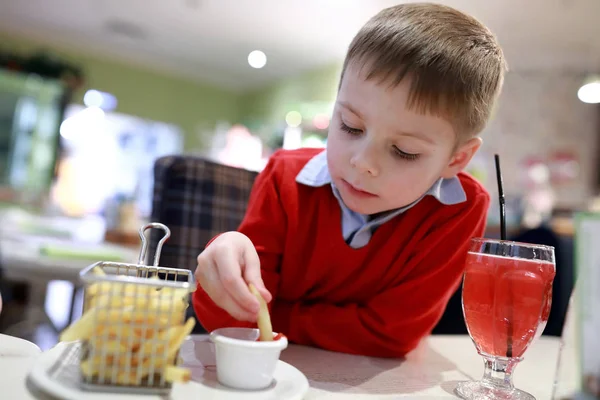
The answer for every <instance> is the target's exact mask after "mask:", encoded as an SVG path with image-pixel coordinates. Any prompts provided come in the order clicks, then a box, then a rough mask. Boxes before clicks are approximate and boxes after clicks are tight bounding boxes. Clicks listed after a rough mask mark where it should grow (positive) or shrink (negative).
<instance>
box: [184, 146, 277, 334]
mask: <svg viewBox="0 0 600 400" xmlns="http://www.w3.org/2000/svg"><path fill="white" fill-rule="evenodd" d="M276 162H277V157H276V155H275V154H274V155H273V156H272V157H271V158H270V160H269V162H268V163H267V166H266V167H265V169H264V170H263V171H262V172H261V173H260V174H259V175H258V176H257V177H256V181H255V182H254V185H253V187H252V192H251V193H250V199H249V202H248V209H247V210H246V214H245V216H244V219H243V220H242V223H241V224H240V226H239V228H238V232H241V233H243V234H244V235H246V236H248V237H249V238H250V240H252V243H253V244H254V247H255V248H256V251H257V253H258V256H259V259H260V266H261V273H262V279H263V281H264V283H265V286H266V288H267V290H268V291H269V292H270V293H271V295H272V296H273V298H275V297H276V296H277V294H276V290H277V287H278V284H279V265H280V260H281V253H282V250H283V245H284V240H285V232H286V219H285V216H284V213H283V208H282V206H281V202H280V198H279V192H278V184H277V179H276V176H275V173H276V168H277V166H276V165H275V164H276ZM209 244H210V242H209ZM192 303H193V307H194V311H195V312H196V316H197V317H198V319H199V320H200V322H201V324H202V326H204V328H205V329H206V330H207V331H208V332H210V331H212V330H214V329H217V328H221V327H256V324H255V323H249V322H241V321H238V320H236V319H235V318H233V317H232V316H230V315H229V314H228V313H227V312H226V311H225V310H223V309H222V308H220V307H218V306H217V305H216V304H215V303H214V302H213V301H212V299H211V298H210V297H208V295H207V294H206V292H205V291H204V290H203V289H202V287H201V286H200V285H198V287H197V289H196V292H194V294H193V296H192ZM271 303H272V302H271Z"/></svg>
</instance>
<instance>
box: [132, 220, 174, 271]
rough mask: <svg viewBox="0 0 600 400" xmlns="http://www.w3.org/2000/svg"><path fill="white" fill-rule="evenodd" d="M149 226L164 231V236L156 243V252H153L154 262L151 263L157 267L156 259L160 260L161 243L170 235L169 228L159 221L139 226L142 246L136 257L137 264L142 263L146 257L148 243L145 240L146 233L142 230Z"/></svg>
mask: <svg viewBox="0 0 600 400" xmlns="http://www.w3.org/2000/svg"><path fill="white" fill-rule="evenodd" d="M149 228H158V229H162V230H163V231H165V234H164V236H163V237H162V239H160V241H159V242H158V244H157V245H156V253H155V254H154V263H153V264H152V265H153V266H154V267H158V261H159V260H160V252H161V251H162V247H163V244H164V243H165V242H166V241H167V239H168V238H169V237H170V236H171V230H170V229H169V228H168V227H167V226H166V225H163V224H161V223H159V222H151V223H149V224H146V225H144V226H142V227H141V228H140V231H139V232H140V239H142V248H141V249H140V257H139V259H138V264H141V265H144V264H145V263H144V261H145V259H146V253H147V252H148V246H149V243H148V241H147V240H146V235H145V234H144V232H145V231H146V230H147V229H149Z"/></svg>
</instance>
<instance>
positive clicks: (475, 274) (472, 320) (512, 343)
mask: <svg viewBox="0 0 600 400" xmlns="http://www.w3.org/2000/svg"><path fill="white" fill-rule="evenodd" d="M554 275H555V267H554V263H552V262H548V261H542V260H527V259H523V258H511V257H501V256H495V255H489V254H481V253H474V252H470V253H469V254H468V255H467V261H466V270H465V276H464V282H463V294H462V296H463V311H464V315H465V321H466V324H467V327H468V329H469V334H470V336H471V338H472V339H473V341H474V342H475V345H476V346H477V349H478V350H479V352H481V353H484V354H486V355H489V356H498V357H521V356H522V355H523V353H524V352H525V350H526V349H527V347H528V346H529V344H530V343H531V341H532V340H533V339H534V338H536V337H538V336H539V335H541V334H542V332H543V330H544V328H545V327H546V322H547V321H548V316H549V314H550V305H551V302H552V281H553V280H554Z"/></svg>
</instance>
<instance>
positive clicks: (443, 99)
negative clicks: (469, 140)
mask: <svg viewBox="0 0 600 400" xmlns="http://www.w3.org/2000/svg"><path fill="white" fill-rule="evenodd" d="M350 64H352V65H353V66H358V67H359V68H361V69H362V72H364V73H365V76H366V78H367V79H373V78H375V79H378V80H380V82H382V83H385V82H389V83H390V84H391V85H392V86H396V85H398V84H399V83H400V81H402V80H403V79H404V78H409V79H411V88H410V95H409V107H410V108H412V109H415V110H417V111H418V112H421V113H430V114H433V115H437V116H440V117H443V118H445V119H447V120H448V121H450V122H451V123H452V125H453V126H454V128H455V130H456V131H457V134H458V135H459V137H460V138H465V137H472V136H474V135H477V134H478V133H480V132H481V131H482V130H483V128H484V127H485V125H486V123H487V121H488V119H489V117H490V113H491V110H492V108H493V106H494V103H495V101H496V98H497V97H498V94H499V93H500V89H501V87H502V83H503V80H504V72H505V70H506V68H507V67H506V61H505V59H504V55H503V53H502V49H501V48H500V45H499V44H498V42H497V41H496V38H495V36H494V35H493V34H492V33H491V32H490V30H489V29H488V28H486V27H485V26H484V25H483V24H481V23H480V22H479V21H477V20H476V19H475V18H473V17H470V16H468V15H466V14H463V13H462V12H460V11H457V10H455V9H453V8H451V7H447V6H442V5H438V4H432V3H409V4H401V5H398V6H394V7H390V8H386V9H384V10H382V11H381V12H379V13H378V14H377V15H375V16H374V17H373V18H371V19H370V20H369V21H368V22H367V23H366V24H365V26H363V28H362V29H361V30H360V31H359V32H358V34H357V35H356V36H355V37H354V40H353V41H352V43H351V44H350V48H349V49H348V53H347V55H346V60H345V61H344V67H343V70H342V79H343V77H344V71H346V68H347V67H348V65H350ZM340 84H341V81H340Z"/></svg>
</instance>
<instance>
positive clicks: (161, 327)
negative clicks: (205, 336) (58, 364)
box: [60, 267, 195, 386]
mask: <svg viewBox="0 0 600 400" xmlns="http://www.w3.org/2000/svg"><path fill="white" fill-rule="evenodd" d="M92 273H93V274H94V275H104V272H103V271H102V269H101V268H98V267H97V268H95V269H94V270H93V271H92ZM147 279H148V280H156V282H160V281H159V280H158V277H156V276H154V277H151V278H147ZM188 295H189V291H188V290H187V289H185V288H173V287H169V286H155V285H151V284H150V285H146V284H139V283H136V282H128V281H126V280H125V281H123V282H121V281H102V282H94V283H93V284H90V285H89V286H87V287H86V293H85V296H86V310H85V312H84V313H83V315H82V317H81V318H80V319H79V320H77V321H76V322H74V323H73V324H71V325H70V326H69V327H67V328H66V329H65V330H64V331H63V332H62V334H61V335H60V340H61V341H74V340H81V341H84V342H86V344H87V350H88V351H87V357H86V358H85V359H84V360H82V361H81V371H82V374H83V376H84V377H85V378H86V379H87V380H88V381H94V382H99V383H100V384H110V385H115V384H116V385H129V386H131V385H134V386H139V385H142V384H143V382H144V380H145V382H146V384H148V381H150V382H158V381H159V380H160V379H161V378H162V380H163V381H165V382H171V383H172V382H187V381H188V380H189V379H190V376H191V374H190V371H188V370H187V369H185V368H180V367H177V366H176V365H175V364H176V363H177V362H176V361H177V360H176V358H177V353H178V351H179V349H180V348H181V345H182V344H183V342H184V340H185V338H186V337H187V336H188V335H189V334H190V333H191V331H192V329H193V328H194V325H195V321H194V319H193V318H189V319H188V320H187V321H184V316H185V310H186V308H187V307H188Z"/></svg>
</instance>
